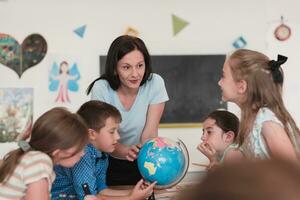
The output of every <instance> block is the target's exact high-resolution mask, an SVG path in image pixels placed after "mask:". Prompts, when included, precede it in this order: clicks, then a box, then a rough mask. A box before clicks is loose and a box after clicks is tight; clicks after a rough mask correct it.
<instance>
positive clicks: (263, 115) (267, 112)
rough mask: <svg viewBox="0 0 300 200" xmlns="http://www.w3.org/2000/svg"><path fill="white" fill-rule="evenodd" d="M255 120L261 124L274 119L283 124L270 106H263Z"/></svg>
mask: <svg viewBox="0 0 300 200" xmlns="http://www.w3.org/2000/svg"><path fill="white" fill-rule="evenodd" d="M255 121H256V123H260V124H261V123H264V122H266V121H273V122H276V123H278V124H280V125H282V123H281V122H280V120H279V119H278V118H277V116H276V115H275V113H274V112H273V111H272V110H271V109H270V108H267V107H262V108H260V109H259V111H258V113H257V116H256V120H255Z"/></svg>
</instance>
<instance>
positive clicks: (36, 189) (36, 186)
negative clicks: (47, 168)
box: [25, 178, 50, 200]
mask: <svg viewBox="0 0 300 200" xmlns="http://www.w3.org/2000/svg"><path fill="white" fill-rule="evenodd" d="M25 199H26V200H27V199H28V200H41V199H43V200H49V199H50V194H49V183H48V180H47V179H46V178H43V179H40V180H38V181H35V182H33V183H30V184H28V185H27V191H26V196H25Z"/></svg>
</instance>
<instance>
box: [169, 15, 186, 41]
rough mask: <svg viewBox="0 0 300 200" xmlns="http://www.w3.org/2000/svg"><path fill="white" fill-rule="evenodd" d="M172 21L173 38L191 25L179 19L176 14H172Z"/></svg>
mask: <svg viewBox="0 0 300 200" xmlns="http://www.w3.org/2000/svg"><path fill="white" fill-rule="evenodd" d="M172 21H173V36H175V35H177V34H178V33H179V32H180V31H182V29H184V28H185V27H186V26H187V25H188V24H189V22H187V21H185V20H184V19H181V18H179V17H177V16H176V15H174V14H172Z"/></svg>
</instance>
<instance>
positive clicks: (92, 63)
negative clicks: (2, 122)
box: [0, 0, 300, 170]
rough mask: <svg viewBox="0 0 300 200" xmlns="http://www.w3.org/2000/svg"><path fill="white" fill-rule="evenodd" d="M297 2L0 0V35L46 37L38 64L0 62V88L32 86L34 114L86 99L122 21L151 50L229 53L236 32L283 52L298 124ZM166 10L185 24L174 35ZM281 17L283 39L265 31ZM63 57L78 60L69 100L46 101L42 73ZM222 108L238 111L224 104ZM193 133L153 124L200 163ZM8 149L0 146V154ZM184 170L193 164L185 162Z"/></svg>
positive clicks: (253, 45) (250, 44)
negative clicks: (286, 35) (285, 27)
mask: <svg viewBox="0 0 300 200" xmlns="http://www.w3.org/2000/svg"><path fill="white" fill-rule="evenodd" d="M283 2H284V3H283ZM299 4H300V3H298V2H297V1H296V0H286V1H282V0H276V1H271V0H252V1H246V0H227V1H218V0H164V1H160V0H151V1H150V0H148V1H146V0H127V1H122V0H110V1H104V0H1V1H0V33H6V34H9V35H12V36H14V37H15V39H17V40H18V41H19V42H20V43H21V42H22V41H23V40H24V38H25V37H26V36H28V35H29V34H32V33H39V34H41V35H42V36H43V37H44V38H45V39H46V41H47V44H48V52H47V55H46V57H45V58H44V59H43V60H42V62H40V63H39V64H38V65H37V66H35V67H33V68H30V69H28V70H27V71H25V72H24V74H23V75H22V76H21V78H19V77H18V76H17V74H16V73H15V72H14V71H12V70H11V69H9V68H7V67H5V66H3V65H1V64H0V74H1V75H0V76H1V78H0V87H4V88H5V87H33V88H34V119H36V118H37V117H39V116H40V115H41V114H42V113H43V112H45V111H46V110H48V109H50V108H52V107H54V106H66V107H68V108H70V109H71V110H73V111H75V110H76V109H77V108H78V107H79V105H81V104H82V103H83V102H85V101H87V100H88V99H89V97H88V96H86V95H85V90H86V88H87V86H88V84H89V83H90V82H91V81H92V80H94V79H95V78H97V77H98V76H99V55H105V54H106V52H107V51H108V48H109V45H110V43H111V42H112V41H113V39H114V38H116V37H117V36H119V35H121V34H123V33H124V32H125V30H126V29H127V27H129V26H130V27H133V28H135V29H136V30H138V31H139V37H141V38H142V39H143V40H144V41H145V43H146V45H147V47H148V49H149V51H150V54H153V55H154V54H156V55H159V54H166V55H168V54H228V53H229V52H231V51H233V50H234V47H233V46H232V42H233V41H234V40H235V39H236V38H238V37H239V36H243V37H244V38H245V40H246V41H247V46H246V47H247V48H250V49H254V50H258V51H262V52H265V53H266V54H268V55H270V56H272V57H274V58H275V56H276V55H277V53H279V52H280V53H284V54H286V55H288V56H289V61H288V63H287V65H286V69H285V75H286V83H285V88H284V95H285V101H286V103H287V107H288V108H289V110H290V111H291V113H292V115H293V116H295V119H296V121H297V122H298V124H299V123H300V106H299V105H298V103H297V102H299V99H300V95H299V87H300V86H299V83H297V76H298V74H299V69H298V67H299V63H300V61H299V60H298V59H297V58H298V57H299V53H298V52H299V45H300V42H299V39H298V38H300V37H299V35H300V34H299V30H300V19H299V18H300V15H299V14H297V12H298V11H297V8H299ZM172 14H175V15H176V16H178V17H181V18H182V19H184V20H186V21H188V22H189V25H188V26H187V27H186V28H185V29H183V30H182V31H181V32H180V33H178V34H177V35H176V36H173V33H172V21H171V20H172ZM281 15H283V16H284V18H285V19H286V20H287V24H289V25H290V26H291V28H292V31H293V32H292V37H291V38H290V39H289V40H288V41H285V42H279V41H277V40H276V39H274V36H273V31H274V29H275V28H276V26H278V25H279V24H280V16H281ZM82 25H86V26H87V27H86V32H85V35H84V38H80V37H78V36H77V35H75V34H74V32H73V30H74V29H76V28H78V27H80V26H82ZM64 58H65V59H68V60H71V61H74V62H77V63H78V67H79V70H80V73H81V79H80V80H79V87H80V89H79V91H78V92H76V93H73V92H70V98H71V103H65V104H58V103H55V102H54V99H55V96H56V93H51V92H49V90H48V84H49V82H48V76H49V71H50V69H51V64H52V62H53V60H55V59H64ZM187 90H188V88H187ZM297 91H298V92H297ZM189 92H200V91H189ZM203 95H205V94H203ZM229 110H231V111H233V112H235V113H237V114H238V113H239V111H238V109H237V107H236V106H235V105H232V104H229ZM201 132H202V131H201V128H168V129H167V128H160V129H159V135H160V136H166V137H170V138H174V139H176V138H180V139H182V140H183V141H184V142H185V143H186V145H187V146H188V148H189V151H190V154H191V161H192V162H202V163H203V162H207V159H206V158H205V157H204V156H203V155H201V153H200V152H198V151H197V150H196V146H197V144H198V143H199V142H200V137H201ZM15 146H16V145H15V144H14V143H8V144H0V157H2V156H3V155H4V153H5V152H7V151H8V150H9V149H11V148H15ZM190 170H201V169H199V168H197V167H195V166H190Z"/></svg>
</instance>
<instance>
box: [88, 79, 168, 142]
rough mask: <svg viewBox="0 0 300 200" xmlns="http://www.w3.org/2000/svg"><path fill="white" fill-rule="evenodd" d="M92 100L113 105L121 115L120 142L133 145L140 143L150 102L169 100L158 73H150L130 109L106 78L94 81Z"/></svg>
mask: <svg viewBox="0 0 300 200" xmlns="http://www.w3.org/2000/svg"><path fill="white" fill-rule="evenodd" d="M91 97H92V100H100V101H104V102H106V103H109V104H111V105H113V106H115V107H116V108H117V109H118V110H119V111H120V113H121V115H122V122H121V124H120V129H119V133H120V136H121V139H120V143H122V144H126V145H135V144H138V143H140V137H141V134H142V131H143V129H144V126H145V123H146V117H147V111H148V107H149V105H151V104H159V103H162V102H166V101H168V100H169V97H168V94H167V90H166V87H165V82H164V80H163V79H162V77H161V76H159V75H158V74H152V78H151V79H150V80H148V81H147V82H146V83H145V84H143V85H142V86H141V87H140V88H139V91H138V94H137V97H136V99H135V101H134V103H133V105H132V106H131V108H130V110H126V109H125V108H124V106H123V105H122V103H121V101H120V99H119V96H118V94H117V91H115V90H113V89H112V88H111V87H110V85H109V83H108V82H107V81H106V80H103V79H100V80H98V81H96V82H95V84H94V86H93V88H92V90H91Z"/></svg>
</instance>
